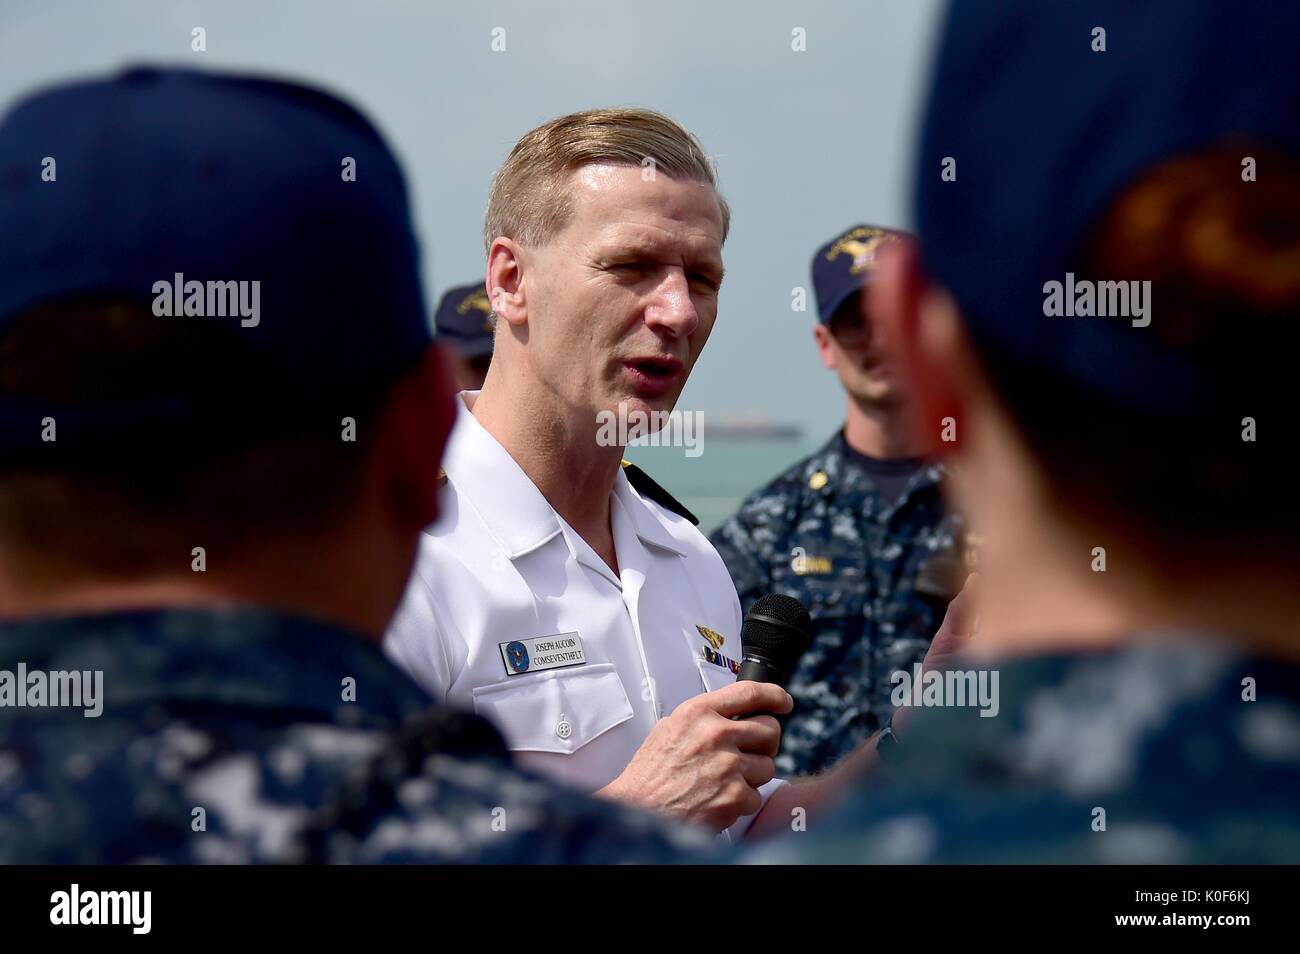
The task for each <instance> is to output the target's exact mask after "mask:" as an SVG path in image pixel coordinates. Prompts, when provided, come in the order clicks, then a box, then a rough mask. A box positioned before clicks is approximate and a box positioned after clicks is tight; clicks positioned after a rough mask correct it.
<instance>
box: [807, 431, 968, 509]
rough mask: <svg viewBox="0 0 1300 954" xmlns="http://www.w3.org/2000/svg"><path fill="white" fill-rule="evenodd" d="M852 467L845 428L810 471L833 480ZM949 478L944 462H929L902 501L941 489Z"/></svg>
mask: <svg viewBox="0 0 1300 954" xmlns="http://www.w3.org/2000/svg"><path fill="white" fill-rule="evenodd" d="M852 466H853V464H852V463H851V462H850V453H849V443H848V439H847V438H846V437H845V436H844V428H843V427H841V428H840V429H839V430H837V431H836V432H835V433H834V434H832V435H831V438H830V440H828V441H827V442H826V444H825V446H823V447H822V449H821V450H819V451H818V452H817V453H816V454H814V455H813V456H812V458H810V460H809V470H810V471H817V470H822V471H825V472H826V473H827V475H829V476H830V477H831V478H836V477H839V476H841V475H843V474H844V472H845V470H846V469H848V468H849V467H852ZM947 476H948V468H947V466H946V465H945V464H944V463H943V462H942V461H938V460H930V461H927V462H926V463H925V464H924V465H923V466H922V467H921V469H920V471H919V472H918V473H917V474H916V476H915V477H913V478H912V481H911V483H910V484H908V487H907V491H906V493H904V494H903V498H902V499H904V500H906V499H907V498H908V497H911V496H912V495H913V494H915V493H917V492H918V491H919V490H921V489H922V488H925V487H934V488H936V489H937V488H939V487H940V485H942V483H943V481H944V479H945V478H946V477H947ZM832 483H833V482H832Z"/></svg>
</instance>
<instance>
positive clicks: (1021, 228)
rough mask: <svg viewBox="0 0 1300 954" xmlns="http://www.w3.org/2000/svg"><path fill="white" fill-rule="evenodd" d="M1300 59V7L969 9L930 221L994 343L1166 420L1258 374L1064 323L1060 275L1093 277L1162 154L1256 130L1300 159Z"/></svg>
mask: <svg viewBox="0 0 1300 954" xmlns="http://www.w3.org/2000/svg"><path fill="white" fill-rule="evenodd" d="M1103 45H1104V51H1103V50H1102V46H1103ZM1297 64H1300V5H1296V4H1293V3H1252V2H1241V3H1222V2H1220V0H1183V2H1179V3H1156V2H1138V0H1099V2H1090V3H1086V4H1081V3H1043V2H1040V0H1011V2H1002V3H954V4H952V5H951V6H950V8H949V12H948V15H947V22H946V25H945V26H944V28H943V31H942V39H941V41H940V45H939V54H938V61H937V67H936V69H935V71H934V74H933V78H932V88H931V91H930V95H929V105H928V109H927V111H926V116H925V119H924V123H923V130H922V136H921V148H920V154H919V156H918V164H917V173H916V175H917V179H916V221H917V225H918V231H919V233H920V239H921V243H922V249H923V254H924V257H925V261H926V266H927V268H928V270H929V271H930V273H931V274H932V276H933V277H934V278H935V279H936V280H937V281H938V282H940V283H941V284H943V285H945V286H946V287H947V288H948V289H949V290H950V291H951V292H952V293H953V295H954V297H955V298H956V300H957V302H958V304H959V305H960V307H961V309H962V312H963V315H964V318H965V320H966V323H967V326H968V328H969V330H970V332H971V335H972V337H973V338H974V339H975V341H976V343H977V345H979V346H980V347H981V348H983V349H988V350H991V351H996V352H998V353H1000V354H1001V355H1002V356H1004V357H1007V358H1010V359H1013V360H1017V361H1020V362H1022V363H1032V364H1033V365H1034V366H1036V367H1038V368H1041V369H1044V370H1047V371H1049V372H1051V373H1053V374H1056V375H1060V376H1061V377H1062V378H1064V379H1066V380H1068V381H1070V382H1072V383H1074V384H1075V385H1077V386H1078V387H1080V388H1081V389H1083V390H1084V391H1086V392H1088V393H1094V394H1097V395H1099V396H1102V397H1105V398H1106V399H1108V400H1111V401H1114V402H1117V403H1118V404H1120V405H1121V406H1126V407H1134V408H1145V409H1147V410H1149V411H1152V412H1154V413H1158V414H1164V415H1178V414H1187V413H1190V412H1199V409H1203V407H1204V406H1205V404H1206V403H1207V402H1211V401H1213V400H1214V396H1215V391H1216V390H1219V391H1220V393H1221V388H1222V385H1223V384H1224V383H1226V382H1228V381H1231V380H1237V379H1244V378H1245V377H1247V375H1248V374H1249V372H1248V370H1247V369H1245V368H1242V367H1224V366H1222V364H1221V365H1220V366H1216V367H1213V368H1208V367H1206V368H1202V367H1195V366H1192V364H1191V362H1190V361H1189V360H1188V359H1187V358H1186V357H1185V356H1183V355H1181V354H1178V353H1175V352H1174V351H1173V350H1172V349H1171V348H1169V347H1168V346H1165V345H1162V344H1161V343H1160V340H1161V336H1158V335H1155V334H1152V333H1151V331H1150V328H1149V327H1146V328H1144V327H1136V326H1134V324H1133V322H1132V321H1128V320H1123V319H1122V318H1119V319H1117V318H1109V317H1108V318H1098V317H1047V316H1046V315H1045V313H1044V304H1045V298H1046V295H1047V292H1045V285H1047V283H1049V282H1053V281H1055V282H1061V283H1065V282H1066V281H1067V274H1068V273H1078V272H1080V271H1081V269H1080V266H1081V264H1082V263H1083V261H1084V256H1085V254H1086V250H1087V248H1088V247H1089V244H1090V243H1091V242H1093V241H1095V240H1096V236H1095V234H1094V233H1095V230H1096V229H1097V228H1098V227H1099V224H1100V221H1101V219H1102V217H1103V215H1104V214H1105V213H1106V211H1107V210H1108V208H1109V206H1110V205H1111V203H1112V202H1113V201H1114V200H1115V199H1116V198H1118V197H1119V195H1120V194H1121V193H1122V192H1123V191H1124V189H1125V188H1126V187H1127V186H1129V185H1131V184H1132V183H1134V182H1135V181H1137V180H1138V179H1139V178H1140V177H1141V176H1142V174H1143V173H1145V172H1146V171H1148V170H1150V169H1153V168H1154V167H1155V166H1156V165H1158V164H1160V163H1161V162H1162V161H1165V160H1170V159H1173V158H1176V157H1179V156H1183V155H1188V154H1192V153H1196V152H1200V151H1205V150H1208V149H1211V148H1213V147H1216V146H1220V145H1222V144H1225V143H1231V142H1233V141H1235V140H1237V139H1239V138H1240V139H1242V140H1249V141H1254V142H1261V143H1264V144H1266V145H1268V146H1270V147H1272V148H1276V149H1279V150H1281V151H1282V152H1284V153H1289V154H1290V155H1291V156H1300V68H1297ZM1232 171H1233V172H1234V173H1235V172H1236V170H1232ZM945 173H946V175H945ZM1260 174H1261V175H1266V174H1267V171H1266V170H1263V171H1261V173H1260ZM1230 178H1232V181H1231V182H1229V183H1227V186H1228V187H1232V186H1237V187H1245V188H1249V187H1250V186H1249V185H1243V184H1242V183H1241V181H1240V177H1239V175H1234V176H1232V177H1230ZM1098 278H1099V279H1100V280H1105V279H1106V278H1107V276H1098ZM1150 305H1151V309H1150V313H1149V315H1148V316H1147V317H1149V319H1150V321H1151V322H1152V323H1153V324H1156V323H1159V322H1160V321H1161V320H1162V316H1161V310H1160V301H1159V300H1155V301H1152V302H1151V303H1150ZM1167 317H1168V316H1166V318H1167ZM1143 320H1145V319H1143ZM1227 363H1228V362H1223V364H1227ZM1234 375H1235V377H1234ZM1216 383H1217V385H1218V387H1217V388H1216V386H1215V385H1216Z"/></svg>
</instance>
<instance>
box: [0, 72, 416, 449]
mask: <svg viewBox="0 0 1300 954" xmlns="http://www.w3.org/2000/svg"><path fill="white" fill-rule="evenodd" d="M0 231H3V234H4V235H5V236H6V240H5V242H4V243H3V252H2V253H0V334H3V333H4V331H5V329H6V327H7V325H8V324H9V323H10V322H11V321H12V320H13V319H14V318H15V317H17V316H19V315H21V314H24V313H26V312H28V311H29V310H30V309H33V308H34V307H36V306H39V305H43V304H48V303H50V302H55V301H58V300H60V299H66V298H76V297H80V296H104V297H113V298H115V299H120V300H124V301H136V302H140V303H143V304H145V305H147V306H148V307H150V308H151V309H152V310H153V313H154V314H155V315H160V316H159V317H158V320H159V321H168V322H208V323H216V324H218V325H221V326H223V327H228V328H229V329H230V333H231V334H233V335H237V336H239V337H240V341H241V344H246V345H247V347H248V348H250V349H252V350H253V351H254V352H256V354H257V355H258V356H259V359H261V360H264V361H265V363H267V364H269V365H273V366H274V367H275V369H276V378H277V384H278V387H277V396H278V398H279V399H282V400H284V401H290V402H292V401H297V402H300V403H301V404H302V408H301V409H300V410H302V412H303V413H311V408H312V406H313V403H314V402H316V401H318V400H319V399H320V398H321V396H322V395H339V394H346V393H357V394H365V393H373V392H374V391H375V390H376V389H379V388H383V387H385V386H387V385H388V384H390V383H391V382H392V381H393V380H395V379H396V377H397V376H398V375H399V374H400V373H401V372H402V371H403V370H404V369H406V368H409V367H410V366H412V365H413V364H414V362H415V361H416V360H418V358H419V356H420V354H421V353H422V351H423V350H424V348H425V347H426V346H427V344H428V342H429V340H430V333H429V328H428V322H427V316H426V312H425V308H424V302H423V294H422V290H421V284H420V277H419V253H418V248H417V243H416V238H415V234H414V230H413V228H412V224H411V220H410V213H409V206H408V201H407V191H406V185H405V183H404V180H403V177H402V173H401V170H400V169H399V167H398V164H397V161H396V159H395V158H394V156H393V154H392V152H391V151H390V150H389V148H388V147H387V146H386V144H385V143H384V141H383V139H382V138H381V136H380V135H379V133H378V132H377V131H376V130H375V128H374V127H373V126H372V125H371V124H370V122H369V121H368V120H367V119H366V118H365V117H364V116H363V115H362V114H361V113H360V112H358V111H357V110H356V109H355V108H354V107H352V106H350V105H348V104H347V103H345V102H343V101H342V100H340V99H338V98H336V97H334V96H332V95H330V94H328V93H325V92H322V91H320V90H318V89H314V88H310V87H307V86H303V85H300V84H298V83H292V82H284V81H280V80H275V79H270V78H264V77H258V76H244V75H233V74H227V73H217V72H211V73H209V72H201V71H196V70H189V69H153V68H147V67H146V68H132V69H129V70H127V71H125V72H122V73H120V74H118V75H115V76H113V77H111V78H107V79H95V80H90V81H82V82H74V83H68V84H64V85H59V86H56V87H53V88H51V89H47V90H44V91H42V92H39V93H36V94H35V95H32V96H30V97H28V98H27V99H25V100H22V101H21V102H19V103H18V104H17V105H16V106H15V107H14V108H13V109H12V110H11V111H10V112H9V113H8V115H7V116H5V117H4V119H3V122H0ZM230 283H234V284H230ZM254 283H256V284H254ZM214 288H215V291H214ZM236 292H238V294H239V295H241V296H242V297H241V298H240V299H238V300H240V301H242V302H243V311H239V312H238V313H234V314H231V313H230V312H231V311H234V310H235V309H236V306H235V302H236V300H237V299H236V297H235V295H236ZM254 304H255V306H256V307H255V309H254ZM178 306H179V310H180V311H182V312H184V311H186V310H187V309H190V310H191V311H194V310H200V311H202V312H203V314H202V316H198V315H195V314H188V315H187V314H176V311H177V308H178ZM223 309H224V310H225V311H226V312H227V313H226V314H224V315H222V314H220V313H219V312H220V311H221V310H223ZM168 310H170V311H171V312H172V313H171V314H170V315H167V314H165V312H167V311H168ZM254 310H256V314H255V315H254V314H252V312H253V311H254ZM214 311H215V312H218V314H213V313H212V312H214ZM160 313H162V314H160ZM240 377H241V369H239V368H231V369H230V380H231V382H232V387H233V386H237V385H239V384H240V383H241V381H240ZM170 397H171V398H175V395H172V396H170ZM190 398H193V399H195V400H198V399H199V398H200V396H198V395H183V396H182V399H183V400H182V401H181V403H182V404H184V403H186V401H188V400H189V399H190ZM161 403H164V402H161V401H160V404H161ZM165 403H167V406H168V408H169V409H168V410H167V411H166V415H168V416H172V417H175V416H176V413H177V407H178V406H179V405H177V404H176V402H175V401H174V400H169V401H168V402H165ZM277 410H278V409H277V408H268V409H267V413H268V414H274V413H276V411H277ZM93 411H94V414H95V415H96V416H97V417H98V418H99V419H101V420H105V421H106V420H111V419H112V417H113V414H114V411H115V409H114V408H112V407H107V406H98V407H96V408H94V409H93ZM120 411H121V414H122V415H123V416H124V417H130V418H137V417H140V416H147V415H148V413H149V411H150V407H149V402H147V401H136V402H133V403H132V404H131V405H129V406H127V405H123V407H122V408H121V409H120ZM26 413H27V411H26V409H20V408H19V402H16V401H15V402H12V403H11V404H9V405H8V406H7V405H6V399H5V398H4V397H3V396H0V421H7V423H6V426H5V427H4V428H0V430H2V431H3V432H4V433H5V434H6V435H8V437H6V438H0V439H3V440H6V441H7V442H9V443H12V441H13V440H16V439H17V437H16V436H15V435H22V434H30V433H32V431H33V429H32V428H30V427H28V426H27V425H28V424H29V423H30V422H25V419H23V420H16V419H15V415H17V416H18V417H20V418H21V417H22V416H23V415H24V414H26Z"/></svg>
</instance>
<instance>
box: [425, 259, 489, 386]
mask: <svg viewBox="0 0 1300 954" xmlns="http://www.w3.org/2000/svg"><path fill="white" fill-rule="evenodd" d="M433 323H434V326H435V335H434V340H435V341H436V342H438V344H440V345H442V346H443V347H444V348H445V349H446V350H447V352H448V355H449V357H450V358H451V363H452V367H453V368H454V369H455V372H456V390H458V391H477V390H478V389H479V388H481V387H483V379H484V378H486V377H487V369H488V365H489V364H491V363H492V304H491V302H489V301H488V297H487V292H486V291H484V290H483V283H482V282H473V283H471V284H468V285H458V286H456V287H455V288H450V289H448V290H447V291H446V292H444V293H443V296H442V300H441V301H440V302H439V303H438V310H437V312H436V313H435V314H434V317H433Z"/></svg>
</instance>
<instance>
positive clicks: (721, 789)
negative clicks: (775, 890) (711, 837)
mask: <svg viewBox="0 0 1300 954" xmlns="http://www.w3.org/2000/svg"><path fill="white" fill-rule="evenodd" d="M793 707H794V700H792V699H791V698H790V694H789V693H787V692H786V691H785V690H784V689H782V688H781V687H780V686H777V685H773V684H771V683H763V682H748V681H745V682H737V683H735V684H734V685H730V686H725V687H723V688H722V689H718V690H716V691H714V692H706V693H703V694H701V695H698V696H695V697H694V698H692V699H688V700H686V701H685V702H683V703H682V704H681V705H679V706H678V707H677V708H676V709H674V710H673V712H672V714H671V715H669V716H668V717H667V718H666V719H660V720H659V722H658V724H657V725H655V727H654V729H652V730H651V732H650V735H649V736H647V737H646V740H645V742H643V743H642V744H641V748H639V749H637V752H636V755H634V756H632V761H631V762H629V763H628V766H627V768H625V769H624V770H623V773H622V774H621V775H619V777H618V778H616V779H614V781H612V782H610V783H609V784H608V785H606V786H605V787H604V788H603V789H601V790H600V791H599V792H597V793H596V794H597V795H600V796H602V797H605V798H612V799H616V800H618V801H621V802H626V803H628V804H631V805H638V806H640V807H642V808H649V809H652V810H654V811H659V812H664V813H666V814H668V815H671V816H673V817H676V818H680V819H683V820H685V821H689V822H693V823H695V824H699V825H705V826H707V827H709V828H710V829H712V830H714V831H722V830H723V829H724V828H728V827H730V826H731V825H732V824H734V823H735V821H736V819H738V818H743V817H744V816H745V815H752V814H753V813H754V812H756V811H758V810H759V808H760V807H761V806H762V799H761V797H760V796H759V794H758V787H759V786H760V785H763V784H765V783H766V782H769V781H771V780H772V777H773V775H774V774H775V772H776V766H775V764H774V763H773V759H775V758H776V753H777V750H778V748H779V747H780V745H781V727H780V725H779V724H778V723H777V721H776V719H774V718H773V717H772V716H770V715H753V714H754V713H769V712H773V713H778V714H781V715H784V714H785V713H787V712H789V711H790V710H791V709H792V708H793ZM733 716H751V718H741V719H735V720H733V718H732V717H733Z"/></svg>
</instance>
